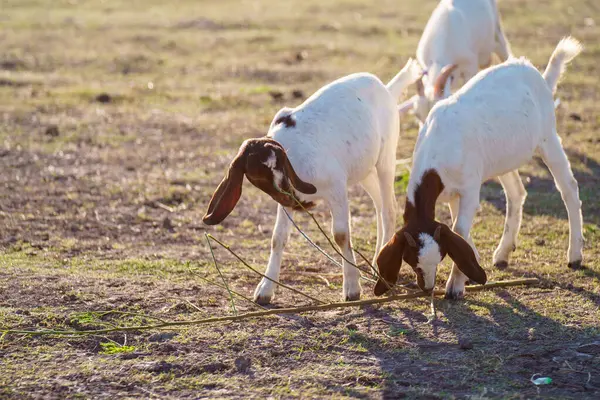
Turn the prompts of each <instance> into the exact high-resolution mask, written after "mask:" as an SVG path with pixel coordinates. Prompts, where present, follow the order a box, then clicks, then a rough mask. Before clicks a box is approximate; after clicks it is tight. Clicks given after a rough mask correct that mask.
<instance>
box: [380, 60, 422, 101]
mask: <svg viewBox="0 0 600 400" xmlns="http://www.w3.org/2000/svg"><path fill="white" fill-rule="evenodd" d="M422 74H423V70H422V69H421V67H420V66H419V63H418V62H417V61H416V60H413V59H412V58H411V59H409V60H408V62H407V63H406V65H405V66H404V68H402V69H401V70H400V72H398V73H397V74H396V76H394V77H393V78H392V80H391V81H390V82H389V83H388V84H387V85H386V87H387V89H388V91H389V92H390V93H391V95H392V98H394V100H396V101H398V99H400V96H401V95H402V92H403V91H404V89H406V88H407V87H408V86H410V85H412V84H413V83H415V82H416V81H417V79H419V78H420V77H421V75H422Z"/></svg>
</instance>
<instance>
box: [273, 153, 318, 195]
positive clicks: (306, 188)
mask: <svg viewBox="0 0 600 400" xmlns="http://www.w3.org/2000/svg"><path fill="white" fill-rule="evenodd" d="M281 154H282V156H281V158H282V161H283V169H284V171H285V175H286V176H287V178H288V179H289V181H290V183H291V184H292V186H294V187H295V188H296V189H298V191H299V192H302V193H305V194H315V193H317V188H316V187H314V186H313V185H311V184H310V183H308V182H304V181H303V180H302V179H300V178H299V177H298V175H296V171H294V167H292V164H291V163H290V160H289V159H288V157H287V154H285V150H283V147H282V152H281Z"/></svg>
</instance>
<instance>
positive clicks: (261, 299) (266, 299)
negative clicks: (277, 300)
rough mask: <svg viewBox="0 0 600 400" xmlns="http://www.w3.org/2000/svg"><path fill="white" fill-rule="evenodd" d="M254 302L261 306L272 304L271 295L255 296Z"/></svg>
mask: <svg viewBox="0 0 600 400" xmlns="http://www.w3.org/2000/svg"><path fill="white" fill-rule="evenodd" d="M254 302H255V303H256V304H260V305H261V306H266V305H268V304H271V296H254Z"/></svg>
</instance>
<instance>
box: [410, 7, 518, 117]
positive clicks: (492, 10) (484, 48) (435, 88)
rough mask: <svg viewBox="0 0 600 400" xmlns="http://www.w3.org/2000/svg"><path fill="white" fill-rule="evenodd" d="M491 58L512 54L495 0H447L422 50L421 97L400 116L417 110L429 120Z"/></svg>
mask: <svg viewBox="0 0 600 400" xmlns="http://www.w3.org/2000/svg"><path fill="white" fill-rule="evenodd" d="M492 54H496V55H497V56H498V58H500V61H505V60H507V59H508V58H509V56H510V55H511V51H510V45H509V43H508V41H507V40H506V37H505V36H504V31H503V29H502V24H501V22H500V15H499V13H498V8H497V6H496V0H442V1H441V2H440V3H439V4H438V6H437V7H436V8H435V10H434V11H433V13H432V15H431V17H430V18H429V21H428V22H427V25H426V26H425V30H424V31H423V35H422V36H421V40H420V41H419V46H418V48H417V60H418V61H419V62H420V63H421V66H422V67H423V68H424V69H425V70H426V71H427V73H426V75H424V76H423V79H422V80H420V81H419V82H417V95H415V96H414V97H412V98H411V99H409V100H408V101H406V102H404V103H403V104H402V105H401V106H400V107H399V110H400V112H407V111H411V110H412V111H413V112H414V114H415V116H416V117H417V119H418V120H419V122H421V123H422V122H424V121H425V119H426V118H427V114H429V111H430V110H431V108H432V107H433V106H434V105H435V103H436V102H437V101H439V100H441V99H443V98H445V97H447V96H449V95H450V94H452V85H453V84H454V85H456V82H457V80H458V78H462V82H467V81H468V80H469V79H471V78H472V77H473V76H475V74H476V73H477V72H478V71H479V69H480V68H486V67H488V66H489V65H491V63H492ZM454 89H458V87H455V88H454Z"/></svg>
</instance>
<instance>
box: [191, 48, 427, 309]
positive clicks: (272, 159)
mask: <svg viewBox="0 0 600 400" xmlns="http://www.w3.org/2000/svg"><path fill="white" fill-rule="evenodd" d="M419 76H420V68H419V66H418V64H417V62H416V61H413V60H410V61H409V62H408V63H407V64H406V65H405V67H404V68H403V69H402V70H401V71H400V72H399V73H398V74H397V75H396V76H395V77H394V79H392V81H391V82H390V83H389V84H388V85H387V86H386V85H384V84H383V83H381V81H380V80H379V79H378V78H377V77H376V76H374V75H371V74H367V73H359V74H352V75H349V76H346V77H344V78H341V79H338V80H336V81H334V82H332V83H330V84H328V85H326V86H324V87H323V88H321V89H320V90H318V91H317V92H316V93H315V94H313V95H312V96H311V97H310V98H309V99H307V100H306V101H305V102H304V103H302V104H301V105H299V106H298V107H296V108H293V109H292V108H283V109H282V110H280V111H279V112H278V113H277V115H275V118H274V119H273V122H272V123H271V126H270V128H269V132H268V134H267V136H266V137H264V138H260V139H249V140H246V141H245V142H244V143H243V144H242V146H241V147H240V150H239V152H238V155H237V156H236V158H235V159H234V160H233V161H232V163H231V165H230V166H229V171H228V174H227V176H226V177H225V179H224V180H223V181H222V182H221V184H220V185H219V187H218V188H217V190H216V191H215V193H214V194H213V197H212V199H211V201H210V204H209V207H208V211H207V214H206V215H205V216H204V218H203V221H204V222H205V223H206V224H209V225H213V224H218V223H220V222H221V221H222V220H223V219H225V217H227V215H228V214H229V213H230V212H231V211H232V210H233V208H234V207H235V205H236V203H237V201H238V200H239V198H240V196H241V191H242V181H243V177H244V175H246V177H247V178H248V180H249V181H250V182H251V183H252V184H254V185H255V186H256V187H258V188H259V189H261V190H263V191H264V192H266V193H267V194H269V195H270V196H271V197H273V199H275V200H276V201H277V202H278V203H279V205H278V208H277V220H276V222H275V227H274V230H273V237H272V241H271V255H270V257H269V264H268V266H267V270H266V273H265V275H266V276H268V277H269V278H271V279H274V280H278V279H279V272H280V269H281V259H282V255H283V249H284V247H285V245H286V242H287V240H288V237H289V232H290V228H291V226H292V224H291V221H290V220H289V219H288V217H287V216H286V214H285V211H284V207H285V208H286V209H287V210H292V209H298V208H299V206H298V205H297V203H296V202H295V201H294V200H293V199H292V198H290V197H289V196H287V195H285V194H282V193H281V191H282V190H283V191H285V192H291V193H292V194H293V195H294V196H295V197H296V198H297V199H299V200H300V201H301V202H302V203H303V205H304V206H305V207H307V208H310V207H311V206H314V202H315V201H316V200H319V199H323V200H325V202H326V203H327V205H328V206H329V208H330V211H331V217H332V231H333V236H334V239H335V242H336V243H337V245H338V246H339V248H340V250H341V252H342V254H343V255H344V258H345V260H344V261H343V276H344V282H343V298H344V299H345V300H357V299H359V298H360V292H361V286H360V282H359V277H360V273H359V271H358V270H357V269H356V268H355V267H354V266H353V265H351V264H350V263H349V262H347V261H346V260H349V261H350V262H351V263H353V264H355V258H354V254H353V252H352V249H351V241H350V213H349V206H348V194H347V190H348V186H349V185H353V184H355V183H360V184H361V185H362V187H363V188H364V189H365V190H366V191H367V192H368V194H369V195H370V196H371V198H372V199H373V203H374V204H375V209H376V213H377V244H376V251H377V252H378V251H379V249H380V247H381V246H382V244H383V243H385V242H387V240H388V239H389V238H390V237H391V236H392V235H393V233H394V225H395V220H396V200H395V196H394V175H395V174H394V172H395V161H396V146H397V143H398V135H399V130H400V123H399V116H398V112H397V108H396V107H397V103H398V99H399V97H400V95H401V93H402V92H403V90H404V89H405V88H406V87H408V86H409V85H411V84H412V83H414V82H415V81H416V80H417V79H418V78H419ZM307 182H310V183H307ZM377 252H376V253H375V254H377ZM275 285H276V284H274V283H273V282H272V281H270V280H268V279H266V278H263V279H262V281H261V282H260V284H259V285H258V287H257V288H256V291H255V293H254V299H255V301H256V302H258V303H260V304H266V303H269V302H270V301H271V298H272V297H273V294H274V291H275Z"/></svg>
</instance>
